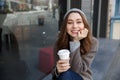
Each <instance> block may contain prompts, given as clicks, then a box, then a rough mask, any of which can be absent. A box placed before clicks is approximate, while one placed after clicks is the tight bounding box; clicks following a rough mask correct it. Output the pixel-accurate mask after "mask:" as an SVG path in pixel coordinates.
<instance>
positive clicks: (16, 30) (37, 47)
mask: <svg viewBox="0 0 120 80" xmlns="http://www.w3.org/2000/svg"><path fill="white" fill-rule="evenodd" d="M6 4H7V6H8V7H7V9H8V11H11V13H7V14H2V13H0V74H1V76H0V80H41V79H43V78H45V76H46V75H48V74H49V73H50V71H51V69H52V67H53V65H54V64H53V46H54V43H55V40H56V37H57V33H58V21H59V14H58V0H6ZM0 5H3V3H1V2H0Z"/></svg>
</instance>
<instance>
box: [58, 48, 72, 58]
mask: <svg viewBox="0 0 120 80" xmlns="http://www.w3.org/2000/svg"><path fill="white" fill-rule="evenodd" d="M69 55H70V51H69V50H67V49H62V50H59V51H58V56H59V58H60V59H69Z"/></svg>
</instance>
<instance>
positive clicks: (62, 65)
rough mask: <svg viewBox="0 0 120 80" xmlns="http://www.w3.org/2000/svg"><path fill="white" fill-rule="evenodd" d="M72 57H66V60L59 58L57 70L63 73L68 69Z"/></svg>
mask: <svg viewBox="0 0 120 80" xmlns="http://www.w3.org/2000/svg"><path fill="white" fill-rule="evenodd" d="M69 60H70V59H66V60H58V61H57V66H56V67H57V72H58V73H62V72H65V71H67V70H68V69H69V68H70V63H69Z"/></svg>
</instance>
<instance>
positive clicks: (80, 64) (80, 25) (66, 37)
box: [52, 8, 98, 80]
mask: <svg viewBox="0 0 120 80" xmlns="http://www.w3.org/2000/svg"><path fill="white" fill-rule="evenodd" d="M61 49H68V50H70V58H69V59H65V60H60V59H59V57H58V55H57V52H58V51H59V50H61ZM97 49H98V41H97V39H95V38H94V37H93V36H92V33H91V29H90V26H89V24H88V22H87V18H86V16H85V14H84V13H83V12H82V11H81V10H79V9H77V8H73V9H70V10H69V11H68V12H67V13H66V14H65V16H64V19H63V24H62V26H61V30H60V33H59V36H58V40H57V42H56V46H55V64H56V67H55V69H54V70H53V73H52V74H53V80H93V79H92V71H91V69H90V67H91V63H92V61H93V59H94V57H95V53H96V51H97Z"/></svg>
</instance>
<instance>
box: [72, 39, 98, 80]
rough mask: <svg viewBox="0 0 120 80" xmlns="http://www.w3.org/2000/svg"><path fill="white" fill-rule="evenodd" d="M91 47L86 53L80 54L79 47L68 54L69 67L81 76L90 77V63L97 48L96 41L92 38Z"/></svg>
mask: <svg viewBox="0 0 120 80" xmlns="http://www.w3.org/2000/svg"><path fill="white" fill-rule="evenodd" d="M92 41H93V42H92V48H91V50H90V52H89V53H88V54H86V55H81V54H80V49H79V48H78V49H76V50H75V51H74V52H73V53H71V56H70V63H71V69H72V70H73V71H75V72H76V73H78V74H80V75H81V76H82V77H83V78H84V77H85V78H88V80H89V79H90V78H91V75H92V74H91V69H90V67H91V64H92V62H93V60H94V57H95V53H96V52H97V50H98V41H97V39H95V38H93V40H92Z"/></svg>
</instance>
